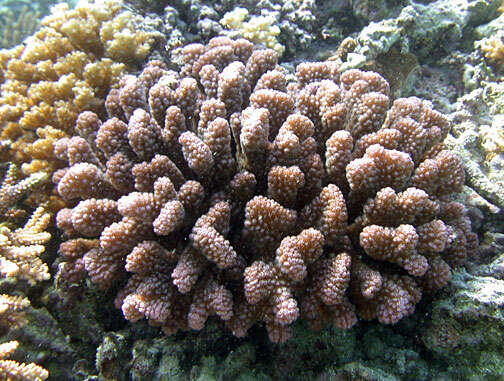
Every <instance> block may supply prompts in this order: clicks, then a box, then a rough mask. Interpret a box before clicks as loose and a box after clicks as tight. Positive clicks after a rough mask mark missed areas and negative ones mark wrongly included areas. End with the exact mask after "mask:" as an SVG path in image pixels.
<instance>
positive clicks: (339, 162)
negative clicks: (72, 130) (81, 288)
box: [54, 37, 477, 342]
mask: <svg viewBox="0 0 504 381" xmlns="http://www.w3.org/2000/svg"><path fill="white" fill-rule="evenodd" d="M182 57H183V61H184V65H183V66H182V67H181V69H180V71H179V72H174V71H170V70H167V69H166V68H165V66H164V65H163V64H162V63H161V62H159V61H154V62H151V63H150V64H149V65H147V67H146V68H145V69H144V71H143V72H142V73H141V74H140V75H139V76H138V77H135V76H127V77H125V78H123V79H122V81H121V87H120V88H119V89H118V90H113V91H112V92H110V94H109V96H108V98H107V101H106V105H107V110H108V112H109V119H108V120H106V121H100V120H99V119H98V118H97V117H96V115H93V114H90V113H83V114H81V115H80V116H79V118H78V121H77V125H78V126H79V128H78V129H77V130H78V131H85V133H83V134H81V138H72V139H62V140H60V141H59V142H58V144H57V145H56V146H57V150H58V153H57V154H58V157H60V158H61V159H66V160H67V162H68V163H69V167H68V168H67V169H64V170H62V171H60V172H58V173H56V174H55V176H54V180H55V181H56V182H57V183H58V185H57V188H58V191H59V193H60V195H61V196H62V197H63V198H65V199H66V200H67V201H68V202H69V203H74V205H75V206H74V207H73V208H69V209H64V210H62V211H60V212H59V214H58V217H57V222H58V226H59V227H60V228H61V229H62V230H63V231H64V232H65V234H66V235H67V236H68V238H69V240H68V241H67V242H65V243H63V244H62V246H61V253H62V256H63V261H64V263H63V264H62V267H61V275H62V276H67V277H68V279H69V280H71V281H75V280H80V279H83V277H85V276H86V273H87V274H88V275H89V276H90V278H91V280H92V281H93V282H94V283H96V284H97V286H99V287H101V288H104V289H105V288H108V287H110V286H112V285H115V284H122V283H121V280H123V279H127V281H126V284H125V286H124V287H123V288H122V289H121V290H120V291H119V294H118V295H117V297H116V300H115V303H116V306H117V307H118V308H121V309H122V312H123V314H124V316H125V317H126V319H128V320H131V321H137V320H139V319H142V318H146V319H148V320H149V322H150V323H151V324H153V325H157V326H161V327H162V329H163V331H164V332H166V333H167V334H171V333H174V332H176V331H177V330H178V329H189V328H191V329H201V328H202V327H203V326H204V324H205V321H206V320H207V319H208V318H209V317H210V316H212V315H214V316H216V317H217V318H218V319H220V320H223V321H224V322H225V325H226V326H227V327H228V328H229V329H230V330H231V331H232V332H233V334H234V335H236V336H238V337H242V336H244V335H246V334H247V330H248V329H249V328H250V327H251V326H252V325H254V324H255V323H256V322H260V321H262V322H264V323H265V326H266V328H267V331H268V334H269V337H270V339H271V340H272V341H273V342H283V341H285V340H287V339H288V338H289V337H291V335H292V327H291V325H292V323H293V322H294V321H296V320H297V319H299V318H302V319H304V320H306V321H307V322H308V323H309V324H310V326H312V327H313V328H321V327H323V326H324V325H326V324H328V323H332V324H334V325H335V326H336V327H339V328H342V329H348V328H350V327H352V326H353V325H354V324H355V323H356V322H357V320H358V319H359V318H360V319H375V318H376V319H378V320H379V321H380V322H382V323H385V324H392V323H395V322H397V321H399V320H400V319H402V318H403V317H405V316H407V315H409V314H411V313H412V312H413V311H414V309H415V305H416V304H417V303H418V302H419V301H420V299H421V297H422V293H424V292H432V291H435V290H437V289H438V288H440V287H442V286H443V285H445V284H446V283H447V282H448V281H449V280H450V277H451V267H452V266H457V265H460V264H462V263H463V262H464V260H465V258H466V257H467V256H468V255H470V254H471V252H472V251H473V250H474V249H475V247H476V245H477V240H476V236H475V235H474V234H473V233H472V232H471V228H470V223H469V220H468V218H467V217H466V216H465V210H464V208H463V206H462V205H460V204H458V203H456V202H453V201H451V200H450V195H451V194H452V193H457V192H459V191H460V190H461V186H462V184H463V182H464V172H463V170H462V167H461V163H460V160H459V159H458V158H457V157H456V156H455V155H454V154H452V153H451V152H450V151H447V150H446V149H445V147H444V146H443V144H442V142H443V140H444V138H445V136H446V134H447V133H448V130H449V128H450V126H449V123H448V121H447V119H446V118H445V117H444V116H443V115H442V114H440V113H438V112H436V111H434V110H432V108H431V106H430V104H429V103H428V102H425V101H422V100H420V99H418V98H407V99H398V100H396V101H395V102H394V103H393V104H392V105H391V107H390V105H389V86H388V84H387V82H386V81H385V80H384V79H383V78H382V77H381V76H380V75H378V74H376V73H372V72H362V71H359V70H350V71H347V72H345V73H343V74H340V73H339V72H338V68H337V66H336V64H335V63H334V62H325V63H303V64H300V65H299V66H298V68H297V80H296V81H293V82H290V83H288V81H287V78H286V76H285V73H284V70H283V69H282V68H280V67H279V66H278V65H277V54H276V52H275V51H273V50H269V49H265V50H261V49H257V48H255V47H254V46H253V45H252V44H251V43H250V42H248V41H246V40H230V39H228V38H222V37H219V38H214V39H212V40H210V42H209V43H208V45H206V46H204V45H200V44H193V45H189V46H186V47H185V48H184V49H183V50H182Z"/></svg>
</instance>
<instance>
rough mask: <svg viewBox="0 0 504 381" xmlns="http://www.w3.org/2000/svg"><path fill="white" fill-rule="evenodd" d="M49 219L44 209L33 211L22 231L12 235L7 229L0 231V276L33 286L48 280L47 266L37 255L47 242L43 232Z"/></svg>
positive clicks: (19, 230)
mask: <svg viewBox="0 0 504 381" xmlns="http://www.w3.org/2000/svg"><path fill="white" fill-rule="evenodd" d="M50 220H51V215H50V214H49V213H47V212H46V211H45V209H44V207H42V206H41V207H39V208H37V209H36V210H35V211H34V212H33V214H32V217H31V218H30V219H29V220H28V222H27V223H26V224H25V226H24V227H22V228H19V229H16V230H14V231H12V230H11V229H10V228H8V227H7V226H2V227H0V273H1V274H2V275H5V276H14V277H16V278H18V279H22V280H27V281H28V283H29V284H32V285H33V284H35V283H37V282H40V281H42V280H47V279H49V278H50V275H49V269H48V267H47V265H46V264H45V263H44V262H42V260H41V259H40V257H39V256H40V255H41V254H42V253H43V252H44V251H45V247H44V244H45V243H47V242H48V241H49V240H50V239H51V234H49V233H48V232H46V231H45V229H46V228H47V226H48V225H49V222H50Z"/></svg>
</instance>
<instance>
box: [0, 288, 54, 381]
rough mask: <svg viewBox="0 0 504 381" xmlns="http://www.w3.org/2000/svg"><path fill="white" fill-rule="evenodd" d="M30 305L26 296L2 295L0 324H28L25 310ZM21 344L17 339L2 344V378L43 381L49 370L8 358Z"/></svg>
mask: <svg viewBox="0 0 504 381" xmlns="http://www.w3.org/2000/svg"><path fill="white" fill-rule="evenodd" d="M29 306H30V302H29V301H28V299H26V298H22V297H19V296H12V295H5V294H1V295H0V326H1V327H2V328H6V329H9V330H10V329H17V328H21V327H22V326H23V325H25V324H26V320H25V318H24V313H23V310H24V309H25V308H27V307H29ZM18 346H19V342H17V341H9V342H7V343H3V344H0V379H2V380H9V381H10V380H12V381H18V380H19V381H24V380H26V381H41V380H45V379H47V378H48V377H49V372H48V371H47V370H45V369H44V368H42V367H41V366H39V365H37V364H33V363H31V364H23V363H18V362H17V361H14V360H6V357H8V356H10V355H11V354H12V353H13V352H14V351H15V350H16V349H17V348H18Z"/></svg>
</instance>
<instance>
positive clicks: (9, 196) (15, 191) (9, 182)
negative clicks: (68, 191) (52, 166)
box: [0, 163, 49, 219]
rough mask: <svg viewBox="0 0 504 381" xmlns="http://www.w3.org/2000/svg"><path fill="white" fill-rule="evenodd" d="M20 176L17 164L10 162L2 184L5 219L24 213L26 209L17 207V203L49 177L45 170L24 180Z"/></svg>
mask: <svg viewBox="0 0 504 381" xmlns="http://www.w3.org/2000/svg"><path fill="white" fill-rule="evenodd" d="M18 176H19V174H18V168H17V166H16V165H15V164H12V163H9V164H8V167H7V169H6V171H5V176H4V179H3V181H2V185H1V186H0V217H3V218H4V219H8V218H9V217H16V216H19V215H23V214H24V211H23V210H20V209H17V208H16V207H15V206H16V203H17V202H18V201H20V200H21V199H22V198H23V197H25V196H27V194H28V193H29V192H30V191H31V190H33V189H34V188H35V187H37V186H39V185H41V184H42V183H44V182H46V181H47V179H48V178H49V176H48V175H47V173H45V172H37V173H33V174H31V175H30V176H28V177H27V178H24V179H22V180H18Z"/></svg>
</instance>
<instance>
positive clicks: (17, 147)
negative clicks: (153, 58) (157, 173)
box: [0, 0, 154, 209]
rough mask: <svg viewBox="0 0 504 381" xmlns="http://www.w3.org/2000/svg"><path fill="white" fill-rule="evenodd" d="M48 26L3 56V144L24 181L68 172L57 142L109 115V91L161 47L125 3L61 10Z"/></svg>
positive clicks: (102, 0)
mask: <svg viewBox="0 0 504 381" xmlns="http://www.w3.org/2000/svg"><path fill="white" fill-rule="evenodd" d="M41 26H42V28H41V29H40V30H39V31H38V32H36V33H35V34H34V35H33V36H31V37H29V38H28V39H26V41H25V43H24V44H23V45H19V46H16V47H14V48H12V49H9V50H1V51H0V72H1V75H0V83H1V97H0V104H1V106H0V129H1V139H2V140H4V141H10V142H11V144H10V154H9V155H10V160H12V161H13V162H14V163H16V164H18V165H20V166H21V165H22V166H21V169H22V171H23V173H25V174H31V173H35V172H38V171H40V170H44V171H46V172H48V173H52V171H54V170H55V169H57V168H59V167H60V166H61V164H62V163H61V162H58V161H57V159H56V158H55V157H54V155H53V144H54V142H55V141H57V140H58V139H60V138H62V137H65V136H67V134H68V135H70V136H71V135H73V134H74V131H73V127H74V125H75V120H76V118H77V116H78V114H79V113H80V112H81V111H83V110H93V111H94V112H96V113H98V114H100V115H101V114H102V113H103V112H104V98H105V96H106V95H107V93H108V91H109V90H110V88H111V87H113V86H114V85H116V84H117V82H118V80H119V78H120V77H121V75H122V74H123V72H124V71H125V70H126V68H127V67H128V66H129V65H134V64H136V63H138V62H140V61H142V60H143V59H144V58H145V57H146V56H147V54H148V53H149V50H150V46H151V45H152V43H153V40H154V38H153V35H152V34H151V33H147V32H144V31H141V30H137V22H136V16H133V14H132V13H130V12H127V11H124V10H123V9H122V3H121V2H120V1H118V0H96V1H84V0H83V1H80V2H79V3H78V4H77V5H76V6H75V8H73V9H70V8H69V6H68V4H66V3H62V4H59V5H57V6H55V7H54V8H53V9H52V13H51V14H50V15H49V16H47V17H45V18H44V19H43V20H42V21H41ZM53 209H57V208H56V207H54V208H53Z"/></svg>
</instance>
